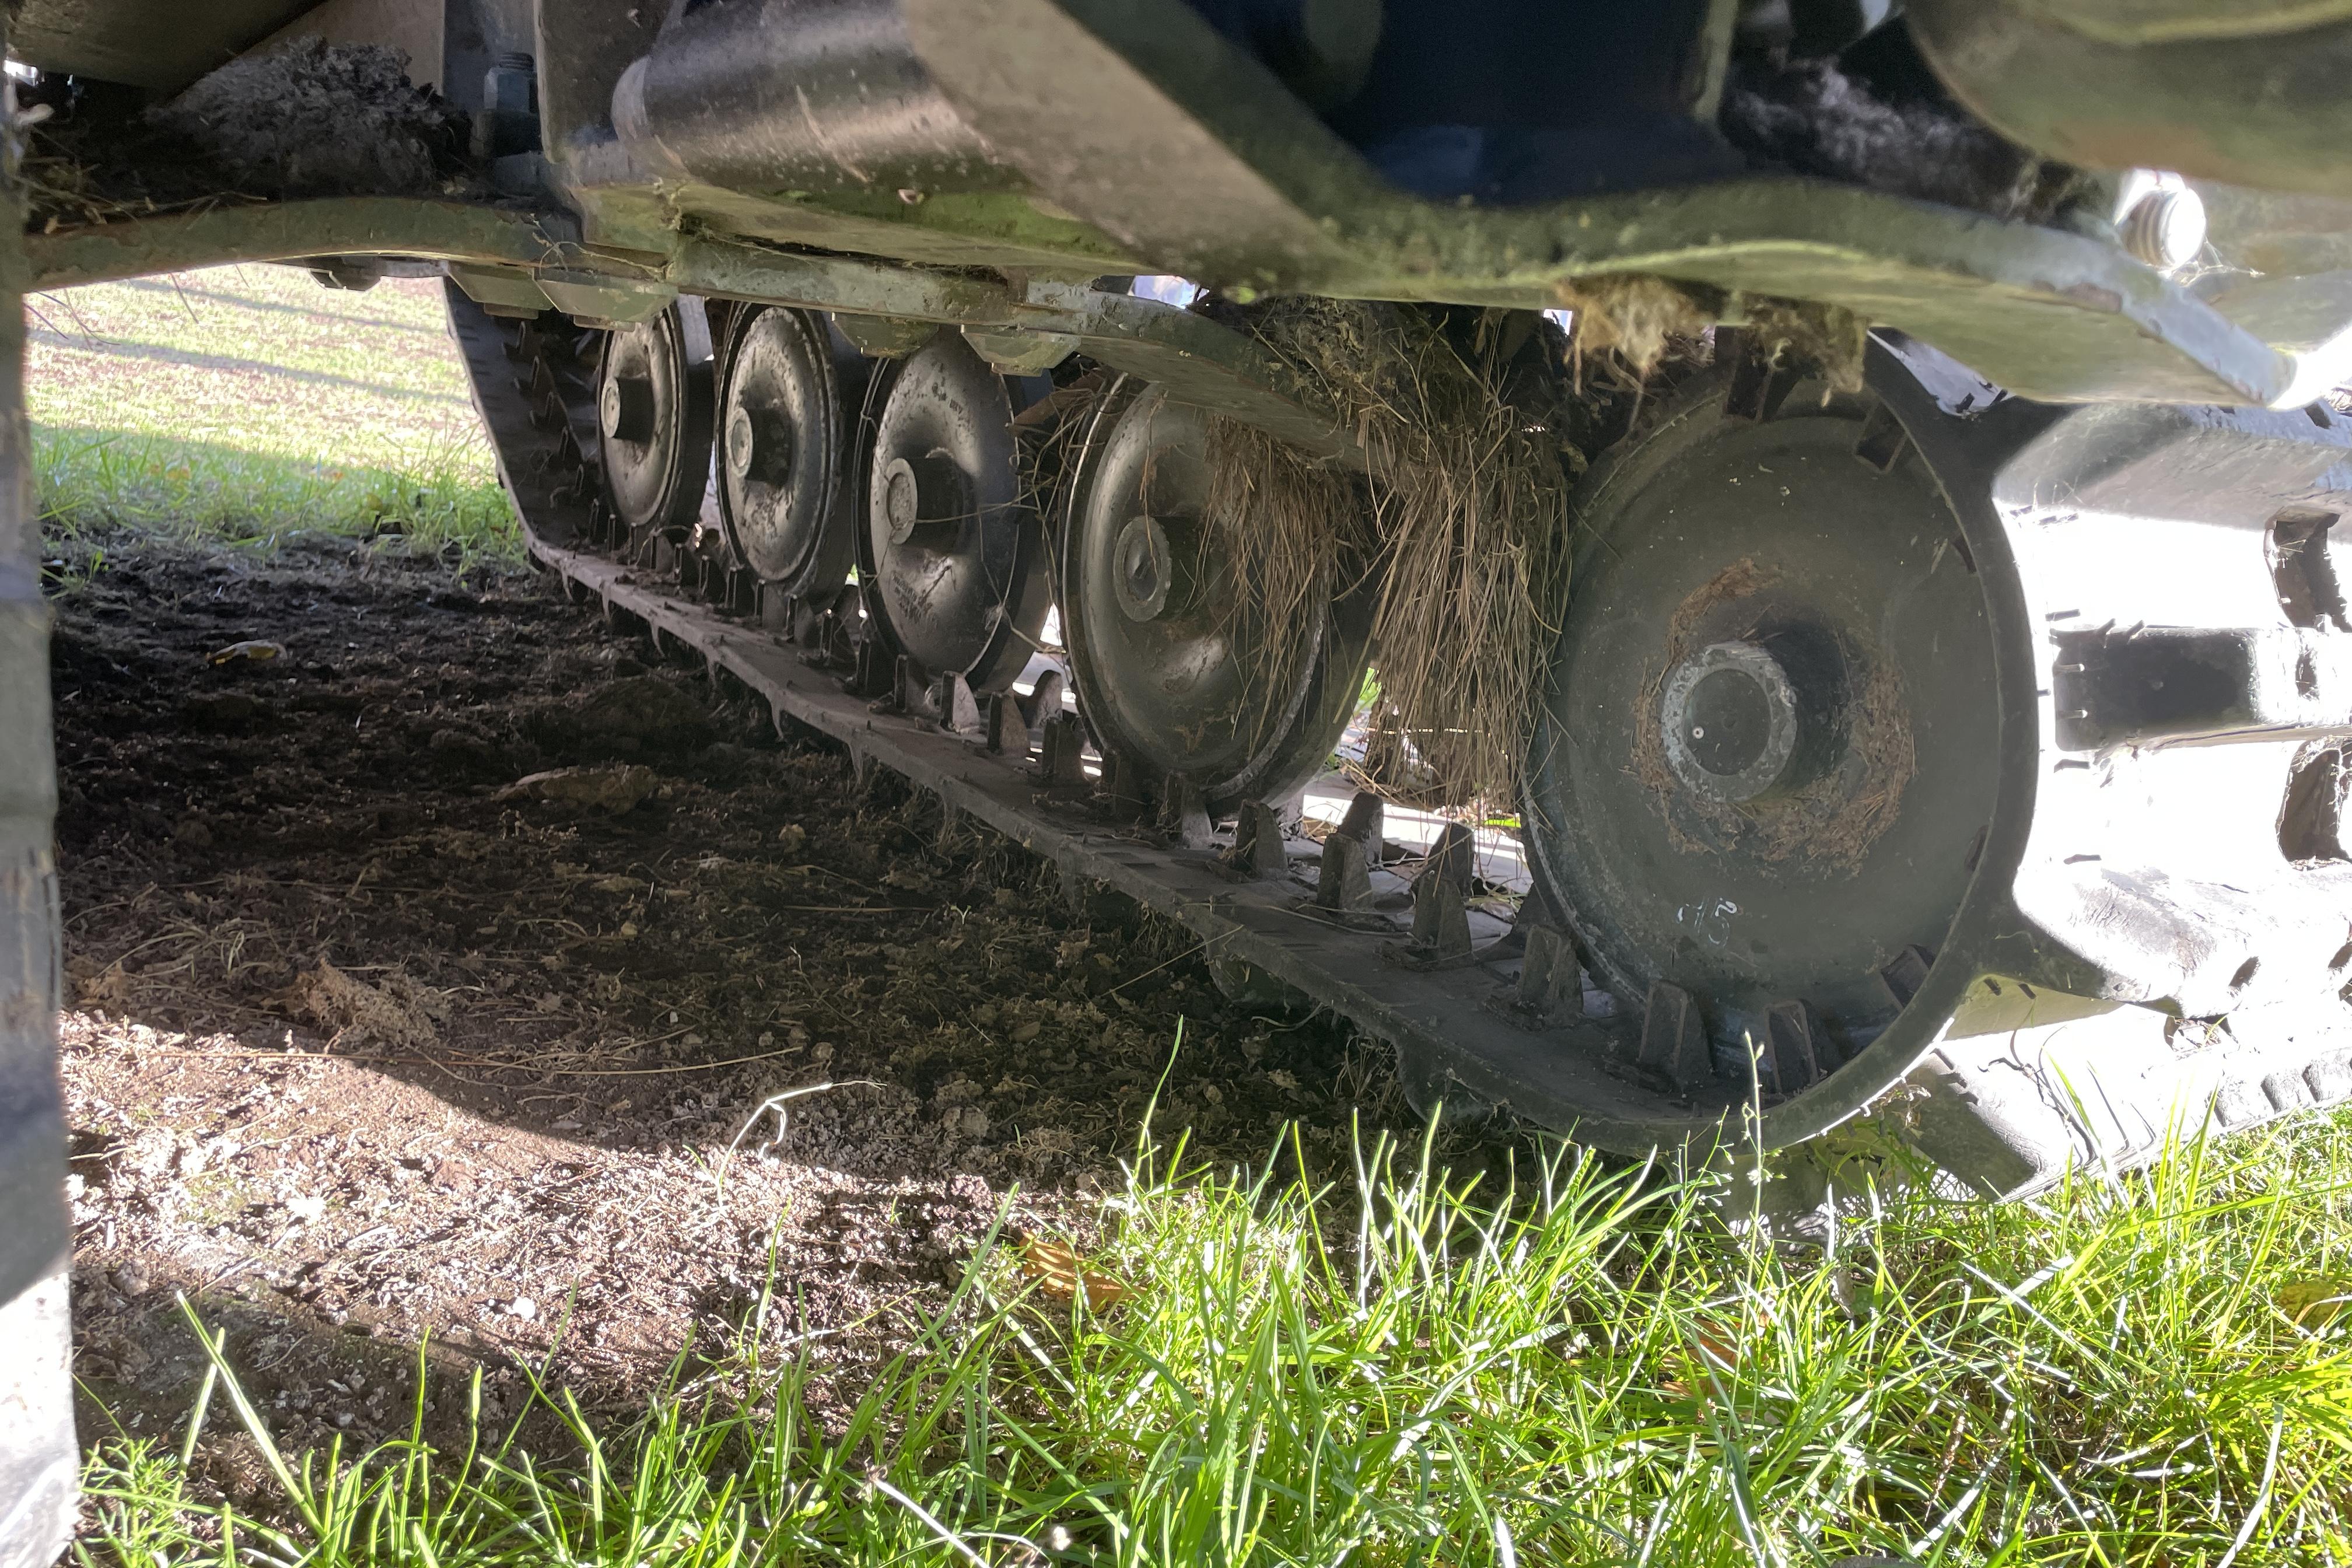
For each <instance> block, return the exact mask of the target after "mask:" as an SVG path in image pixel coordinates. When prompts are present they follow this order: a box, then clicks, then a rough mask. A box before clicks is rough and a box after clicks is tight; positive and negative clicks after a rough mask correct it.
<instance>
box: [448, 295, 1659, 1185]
mask: <svg viewBox="0 0 2352 1568" xmlns="http://www.w3.org/2000/svg"><path fill="white" fill-rule="evenodd" d="M450 319H451V330H452V331H453V333H454V335H455V336H456V338H457V342H458V344H459V347H460V348H461V349H462V350H463V352H464V353H465V354H466V357H467V363H468V367H469V369H470V370H471V372H472V381H473V384H474V390H475V402H476V405H477V406H478V408H479V409H480V411H481V414H482V417H483V421H484V423H485V424H486V425H487V426H488V428H489V431H490V434H491V437H492V440H493V443H494V445H495V446H496V447H497V450H498V458H499V474H500V477H501V479H503V480H504V482H505V485H506V488H507V491H508V494H509V496H510V497H512V499H513V500H514V505H515V510H516V511H517V513H518V514H519V515H520V518H521V520H522V523H523V528H524V531H525V534H526V536H527V537H528V540H529V543H530V554H531V556H532V558H533V559H534V560H535V561H536V562H538V563H540V564H541V565H542V566H544V567H546V568H547V569H549V570H550V571H552V572H554V573H556V574H560V575H561V576H562V578H563V580H564V582H565V583H566V584H567V587H568V589H569V591H570V592H571V593H572V595H574V596H575V597H577V598H580V599H583V600H587V599H593V600H595V601H597V602H599V603H601V604H602V605H604V608H605V611H606V614H607V616H608V617H609V618H611V619H613V620H614V621H615V622H616V623H618V624H622V625H627V624H629V623H630V622H631V621H633V620H634V621H635V622H641V623H643V625H644V626H645V627H646V629H647V630H648V631H649V633H650V634H651V635H652V637H654V638H655V640H656V643H658V644H667V645H676V646H677V647H682V648H691V649H693V650H694V651H695V652H696V653H697V654H698V655H700V656H701V657H702V658H704V659H706V660H707V661H708V663H709V668H711V669H713V670H714V671H715V670H724V671H725V672H727V673H728V674H729V675H730V676H732V677H734V678H735V679H737V680H740V682H742V683H743V685H744V686H746V687H748V688H749V689H751V690H752V691H754V692H756V693H758V694H759V696H760V697H761V700H764V701H766V702H767V703H768V705H769V706H770V708H771V710H772V712H773V714H774V717H775V721H776V724H777V727H778V729H779V731H783V732H789V731H791V730H792V728H793V726H795V725H800V726H805V727H807V728H809V729H813V730H816V731H821V732H823V733H824V734H825V735H828V736H830V737H832V738H833V739H834V740H835V741H837V742H840V743H841V744H842V745H843V746H844V747H845V748H846V749H847V750H848V751H849V752H850V754H851V755H852V757H853V758H854V759H855V760H856V765H857V768H858V770H859V772H860V773H861V774H862V773H864V772H865V771H866V770H867V769H868V768H871V767H874V766H881V767H886V768H888V769H889V770H890V771H892V772H893V773H898V774H900V775H901V776H902V777H904V778H906V779H907V780H908V782H909V783H911V784H915V785H917V786H919V787H920V788H922V789H926V790H929V791H930V792H932V793H933V794H935V795H938V796H939V798H940V801H941V803H942V805H943V806H944V807H945V808H946V809H947V810H949V811H950V812H961V813H968V814H969V815H970V816H972V817H973V818H975V819H977V820H979V821H981V822H984V823H986V824H987V825H988V826H991V827H992V828H994V829H995V830H996V831H998V832H1000V833H1002V834H1003V835H1004V836H1005V837H1009V838H1011V839H1013V840H1014V841H1015V842H1017V843H1019V844H1020V845H1021V846H1022V847H1024V848H1026V849H1028V850H1030V851H1031V852H1033V853H1034V854H1037V855H1040V856H1042V857H1044V858H1046V859H1049V860H1051V861H1053V862H1054V864H1055V866H1056V867H1057V868H1059V869H1060V872H1061V875H1062V877H1063V879H1064V886H1065V887H1066V889H1071V890H1072V894H1073V898H1074V900H1076V901H1078V902H1081V903H1082V902H1083V900H1084V898H1085V895H1086V893H1087V891H1088V890H1089V889H1091V887H1092V886H1093V885H1096V884H1099V885H1100V886H1102V887H1105V888H1108V889H1112V890H1114V891H1117V892H1118V893H1121V894H1124V895H1125V896H1127V897H1128V898H1130V899H1132V900H1135V901H1136V902H1137V903H1139V904H1142V905H1144V906H1145V907H1147V908H1149V909H1151V910H1157V911H1158V912H1160V914H1162V915H1165V916H1167V917H1169V918H1170V919H1171V920H1174V921H1179V922H1181V924H1183V925H1184V926H1186V927H1187V928H1189V929H1190V930H1191V931H1193V932H1194V933H1195V934H1196V935H1198V936H1199V937H1200V939H1201V942H1202V948H1203V950H1204V952H1205V953H1206V955H1207V956H1208V957H1210V958H1211V959H1212V960H1214V961H1220V962H1223V963H1244V964H1248V965H1250V966H1252V967H1253V968H1255V969H1256V970H1259V971H1261V972H1263V973H1265V974H1266V975H1268V976H1271V977H1272V978H1273V979H1275V980H1276V981H1279V982H1280V983H1281V984H1283V985H1285V986H1287V987H1289V988H1290V989H1291V990H1293V991H1296V992H1298V993H1300V994H1304V995H1305V996H1307V998H1309V999H1310V1000H1311V1001H1313V1002H1314V1003H1315V1004H1317V1005H1320V1006H1322V1007H1325V1008H1328V1009H1329V1010H1330V1011H1332V1012H1334V1013H1337V1014H1339V1015H1340V1016H1343V1017H1345V1018H1347V1019H1348V1020H1349V1021H1350V1022H1351V1023H1353V1024H1354V1025H1355V1026H1357V1027H1358V1028H1360V1029H1361V1030H1362V1031H1363V1032H1365V1033H1366V1034H1368V1035H1370V1036H1372V1037H1376V1038H1379V1039H1381V1040H1385V1041H1387V1042H1389V1043H1390V1044H1391V1045H1392V1046H1394V1047H1396V1048H1397V1050H1398V1053H1399V1067H1400V1069H1401V1071H1402V1074H1403V1075H1404V1077H1405V1079H1406V1081H1407V1083H1408V1085H1409V1086H1410V1087H1411V1088H1412V1089H1414V1090H1415V1092H1416V1098H1423V1097H1428V1096H1433V1095H1446V1096H1449V1097H1450V1098H1452V1099H1454V1100H1455V1101H1456V1103H1459V1102H1460V1101H1461V1100H1464V1099H1465V1098H1466V1099H1468V1100H1475V1101H1484V1102H1487V1103H1491V1104H1494V1105H1507V1106H1508V1107H1509V1108H1510V1109H1511V1110H1514V1111H1515V1112H1517V1114H1519V1115H1522V1116H1525V1117H1527V1118H1528V1119H1529V1120H1531V1121H1536V1122H1538V1123H1539V1124H1542V1125H1545V1126H1548V1127H1551V1128H1554V1129H1556V1130H1558V1131H1562V1132H1570V1131H1572V1132H1573V1133H1574V1134H1575V1135H1576V1137H1577V1138H1578V1139H1579V1140H1580V1141H1581V1142H1587V1143H1591V1144H1595V1145H1598V1146H1601V1147H1602V1148H1610V1149H1615V1150H1618V1151H1621V1152H1626V1153H1634V1154H1638V1153H1642V1152H1647V1151H1648V1150H1651V1149H1653V1148H1654V1147H1656V1146H1657V1144H1658V1143H1659V1142H1660V1141H1661V1138H1662V1137H1664V1138H1670V1139H1673V1140H1674V1141H1677V1142H1678V1141H1679V1138H1680V1136H1681V1134H1682V1131H1683V1130H1682V1129H1681V1128H1678V1127H1676V1126H1675V1125H1674V1124H1673V1123H1668V1122H1664V1121H1658V1120H1654V1110H1652V1108H1651V1106H1647V1105H1644V1104H1643V1100H1651V1102H1652V1105H1654V1097H1652V1096H1651V1095H1650V1094H1649V1091H1647V1090H1646V1089H1643V1088H1642V1087H1641V1086H1639V1085H1637V1084H1635V1083H1633V1082H1631V1081H1629V1080H1628V1079H1626V1078H1624V1077H1622V1076H1620V1075H1621V1074H1622V1073H1623V1072H1624V1070H1625V1069H1623V1068H1620V1067H1618V1066H1617V1065H1616V1063H1615V1061H1614V1059H1613V1058H1615V1056H1616V1054H1617V1051H1618V1049H1619V1048H1621V1040H1620V1037H1619V1035H1618V1032H1617V1030H1616V1029H1613V1028H1612V1027H1611V1026H1609V1025H1608V1024H1606V1023H1602V1022H1591V1021H1588V1022H1586V1023H1583V1024H1580V1025H1578V1026H1572V1027H1569V1028H1554V1029H1543V1030H1530V1029H1528V1027H1526V1026H1524V1025H1522V1024H1520V1023H1518V1022H1517V1021H1515V1020H1512V1019H1510V1018H1508V1017H1507V1016H1505V1015H1504V1014H1503V1013H1502V1012H1501V1011H1499V1010H1498V1009H1497V1008H1496V1007H1494V1006H1490V1004H1495V1003H1497V1002H1500V1001H1503V1000H1506V999H1507V997H1508V996H1509V994H1510V988H1511V987H1512V986H1513V985H1514V984H1516V981H1517V973H1518V968H1519V965H1518V963H1517V961H1516V960H1515V959H1514V960H1510V961H1506V962H1497V963H1472V964H1469V965H1466V966H1465V967H1461V968H1455V969H1450V970H1440V971H1434V972H1432V971H1423V970H1416V969H1410V968H1406V967H1403V966H1402V965H1399V964H1397V963H1392V962H1391V961H1389V960H1388V959H1386V958H1385V957H1384V956H1383V949H1385V948H1387V947H1388V946H1390V945H1391V943H1393V942H1397V941H1399V940H1401V939H1402V936H1403V934H1404V927H1403V925H1402V923H1399V924H1397V925H1396V927H1395V929H1394V930H1393V931H1391V932H1390V933H1388V934H1385V935H1382V934H1376V933H1368V932H1365V931H1358V930H1349V929H1346V928H1344V927H1341V926H1339V925H1338V924H1336V923H1333V922H1332V921H1329V920H1328V919H1327V918H1324V917H1322V916H1320V915H1319V914H1318V912H1317V911H1315V910H1312V909H1311V907H1309V906H1310V900H1311V895H1312V893H1313V882H1312V870H1313V868H1312V865H1311V864H1309V865H1307V866H1301V864H1300V861H1299V856H1300V855H1301V854H1302V853H1303V854H1318V853H1319V847H1318V846H1316V845H1314V844H1312V843H1311V842H1308V841H1306V840H1301V839H1294V840H1293V841H1292V843H1291V846H1290V847H1291V849H1292V854H1293V858H1292V867H1293V869H1292V873H1291V876H1290V878H1289V879H1287V880H1286V881H1265V882H1258V881H1243V880H1237V879H1234V877H1233V876H1231V875H1230V874H1228V873H1227V872H1226V871H1225V870H1224V869H1223V868H1222V867H1221V866H1220V865H1219V864H1218V862H1217V857H1216V855H1215V854H1214V853H1213V852H1211V851H1204V850H1186V849H1182V848H1171V847H1162V846H1161V845H1160V844H1159V843H1157V842H1154V840H1153V837H1151V836H1150V835H1148V834H1146V833H1144V832H1143V831H1141V830H1139V829H1134V828H1128V829H1124V830H1122V829H1121V828H1119V827H1118V826H1114V825H1109V824H1106V823H1105V822H1103V821H1102V820H1100V819H1099V817H1098V816H1097V814H1096V813H1094V812H1093V811H1091V810H1090V808H1089V807H1087V805H1085V804H1083V803H1076V802H1071V801H1067V800H1055V799H1049V798H1047V797H1046V796H1045V795H1043V794H1042V793H1041V785H1040V784H1039V783H1038V781H1037V779H1036V777H1035V772H1036V770H1035V768H1034V765H1032V764H1031V763H1029V762H1028V761H1027V760H1026V759H1023V760H1021V761H1018V762H1016V761H1014V760H1013V759H1012V758H1010V757H1000V756H996V755H993V754H992V753H990V752H988V751H987V750H986V749H985V748H984V747H982V745H981V744H979V743H978V742H975V741H972V740H970V739H966V738H964V737H961V736H959V735H956V734H953V733H950V732H948V731H942V730H940V729H938V728H936V727H934V726H932V725H931V724H929V723H927V722H925V721H920V720H918V719H913V718H908V717H905V716H902V715H893V714H887V713H882V712H877V711H876V710H875V705H874V704H871V703H869V702H867V701H866V700H861V699H859V698H856V697H853V696H850V695H848V694H847V693H846V692H845V691H844V690H843V689H842V688H841V683H840V682H839V681H838V680H837V679H835V677H833V676H832V675H830V674H828V673H826V672H824V670H821V669H818V668H813V667H812V666H811V665H810V664H809V663H808V661H807V658H806V657H805V655H804V653H803V649H802V648H800V647H798V646H796V645H794V644H793V643H792V642H791V641H789V640H788V639H786V638H785V637H782V636H779V635H777V634H775V633H772V632H770V631H768V630H766V629H763V628H762V627H761V625H760V624H759V622H758V620H757V618H756V617H753V616H736V615H729V614H725V613H722V612H721V611H720V610H719V609H717V608H715V607H713V606H712V605H708V604H704V603H701V602H698V600H696V599H694V598H692V597H689V596H688V595H686V594H685V593H683V592H682V591H681V590H680V589H679V587H678V586H677V584H676V582H674V581H665V580H662V577H661V576H657V575H656V574H652V573H649V572H646V571H644V570H640V569H637V568H635V567H632V566H629V565H626V564H625V563H621V562H618V561H615V560H614V559H612V558H610V557H609V556H607V555H605V554H603V553H601V552H595V551H593V550H590V549H588V548H584V547H583V541H584V540H585V539H586V538H587V533H588V527H589V511H588V502H587V500H586V499H585V496H586V493H587V491H588V489H589V487H588V486H587V485H585V484H583V483H582V482H581V472H582V464H583V459H582V457H581V453H582V452H583V449H586V443H587V442H589V441H593V426H590V425H589V423H588V416H587V412H586V409H587V406H588V405H587V402H586V399H587V394H588V389H587V387H586V384H585V383H584V380H583V379H581V378H580V377H578V376H577V375H575V376H573V377H572V382H571V384H568V385H566V386H565V387H564V392H565V395H564V398H563V401H564V403H565V405H566V406H565V408H564V409H563V411H562V412H563V415H564V416H565V417H562V418H561V419H559V418H557V417H555V411H554V410H552V409H551V408H549V407H547V406H546V405H545V400H544V395H543V394H544V388H545V387H546V385H547V380H546V379H544V378H542V379H541V382H540V386H541V400H540V407H539V408H538V413H539V416H540V417H539V420H538V422H536V423H535V422H534V419H533V413H534V407H533V396H532V393H531V390H530V387H531V375H532V367H531V366H530V364H529V363H525V362H520V361H518V360H516V359H515V358H513V357H512V356H511V354H510V352H509V344H510V343H511V342H512V339H511V338H510V336H509V331H510V329H509V328H508V327H506V326H505V325H504V324H502V323H501V322H499V321H496V320H494V319H493V318H491V317H489V316H488V315H485V314H484V313H483V312H482V311H481V310H479V309H478V307H476V306H474V305H473V304H472V303H471V302H470V301H467V300H465V299H464V297H463V296H461V295H457V293H456V292H455V290H454V289H453V290H451V300H450ZM555 379H556V380H557V381H558V382H559V383H561V382H562V380H563V378H562V376H557V377H556V378H555ZM1495 931H1496V928H1495V927H1494V926H1493V925H1491V924H1489V925H1488V926H1487V928H1486V934H1488V935H1490V936H1491V935H1493V934H1495ZM1596 1108H1598V1109H1596Z"/></svg>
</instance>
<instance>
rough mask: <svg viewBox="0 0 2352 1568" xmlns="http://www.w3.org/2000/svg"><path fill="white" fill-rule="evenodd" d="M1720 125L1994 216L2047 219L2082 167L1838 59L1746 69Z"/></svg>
mask: <svg viewBox="0 0 2352 1568" xmlns="http://www.w3.org/2000/svg"><path fill="white" fill-rule="evenodd" d="M1722 124H1723V132H1724V134H1725V135H1726V136H1727V137H1728V138H1729V139H1730V141H1731V142H1732V144H1733V145H1734V146H1736V147H1738V148H1739V149H1740V150H1741V151H1742V152H1744V153H1747V154H1748V156H1749V157H1750V158H1751V159H1754V160H1757V161H1759V162H1760V163H1764V164H1765V165H1767V166H1778V167H1781V168H1786V169H1790V170H1792V171H1794V172H1796V173H1798V174H1818V175H1821V176H1822V177H1823V178H1826V179H1832V180H1838V181H1841V182H1844V183H1848V184H1857V185H1864V186H1867V187H1868V188H1870V189H1872V190H1875V191H1887V192H1891V193H1893V194H1894V195H1904V196H1916V197H1917V198H1918V199H1919V200H1921V201H1928V202H1940V203H1942V204H1944V205H1947V206H1955V207H1965V208H1967V209H1968V210H1969V211H1970V212H1980V213H1989V214H1990V215H1991V216H1995V217H2000V218H2016V219H2021V220H2023V221H2025V222H2028V223H2046V222H2048V221H2049V220H2050V219H2051V217H2053V216H2054V215H2055V214H2056V213H2057V212H2058V210H2059V209H2060V208H2061V207H2063V205H2065V204H2066V203H2067V201H2069V200H2070V199H2072V198H2073V197H2074V195H2076V193H2077V192H2078V191H2079V190H2080V189H2081V187H2082V184H2083V176H2082V174H2081V173H2080V172H2079V171H2077V170H2075V169H2074V168H2072V167H2071V166H2069V165H2067V164H2063V163H2053V162H2051V161H2049V160H2047V159H2044V158H2041V157H2038V156H2036V155H2035V154H2034V153H2032V152H2029V151H2028V150H2027V149H2025V148H2023V147H2021V146H2019V145H2017V143H2015V142H2011V141H2010V140H2008V139H2007V138H2006V137H2004V136H2002V135H2001V134H2000V132H1996V131H1994V130H1992V129H1990V127H1988V126H1987V125H1985V124H1984V123H1983V122H1982V121H1979V120H1976V119H1974V118H1972V117H1971V116H1970V115H1969V113H1968V112H1967V110H1963V109H1961V108H1960V107H1959V106H1958V104H1955V103H1953V102H1951V101H1950V100H1948V99H1943V98H1940V97H1927V96H1917V97H1914V98H1911V99H1908V100H1895V99H1893V98H1891V97H1887V96H1883V95H1881V94H1880V93H1879V92H1877V91H1875V90H1874V89H1873V88H1872V86H1871V85H1870V84H1869V83H1868V82H1866V81H1864V80H1862V79H1857V78H1855V77H1853V76H1850V75H1848V74H1847V73H1846V72H1845V71H1844V70H1843V69H1841V68H1839V66H1838V64H1837V62H1836V61H1834V60H1829V59H1818V60H1797V61H1789V62H1782V63H1780V64H1779V65H1778V67H1777V68H1769V69H1768V68H1757V67H1756V66H1754V65H1752V64H1750V65H1747V66H1744V67H1743V68H1741V69H1740V70H1739V71H1738V73H1737V74H1736V75H1735V77H1734V79H1733V80H1732V82H1731V83H1730V85H1729V87H1728V88H1727V90H1726V91H1725V93H1724V99H1723V118H1722Z"/></svg>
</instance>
